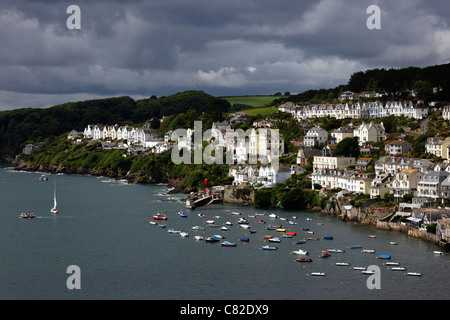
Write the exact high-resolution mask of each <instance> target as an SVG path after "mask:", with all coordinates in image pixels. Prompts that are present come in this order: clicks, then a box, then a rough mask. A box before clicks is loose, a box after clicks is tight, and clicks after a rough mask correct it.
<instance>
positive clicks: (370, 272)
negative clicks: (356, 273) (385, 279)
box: [361, 270, 375, 274]
mask: <svg viewBox="0 0 450 320" xmlns="http://www.w3.org/2000/svg"><path fill="white" fill-rule="evenodd" d="M361 273H362V274H374V273H375V271H373V270H363V271H361Z"/></svg>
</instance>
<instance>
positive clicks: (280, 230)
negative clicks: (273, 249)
mask: <svg viewBox="0 0 450 320" xmlns="http://www.w3.org/2000/svg"><path fill="white" fill-rule="evenodd" d="M275 231H276V232H286V229H283V228H278V229H275Z"/></svg>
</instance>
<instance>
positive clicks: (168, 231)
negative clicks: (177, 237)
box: [167, 229, 181, 234]
mask: <svg viewBox="0 0 450 320" xmlns="http://www.w3.org/2000/svg"><path fill="white" fill-rule="evenodd" d="M167 233H171V234H180V233H181V231H180V230H175V229H169V230H167Z"/></svg>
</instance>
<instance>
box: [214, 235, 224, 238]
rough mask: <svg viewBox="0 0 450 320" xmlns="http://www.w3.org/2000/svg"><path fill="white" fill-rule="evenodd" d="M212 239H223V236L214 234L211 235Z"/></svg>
mask: <svg viewBox="0 0 450 320" xmlns="http://www.w3.org/2000/svg"><path fill="white" fill-rule="evenodd" d="M213 237H214V238H217V239H225V236H223V235H221V234H215V235H213Z"/></svg>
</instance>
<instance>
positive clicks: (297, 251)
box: [292, 249, 308, 255]
mask: <svg viewBox="0 0 450 320" xmlns="http://www.w3.org/2000/svg"><path fill="white" fill-rule="evenodd" d="M292 253H293V254H299V255H307V254H308V251H306V250H301V249H298V250H296V251H292Z"/></svg>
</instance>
